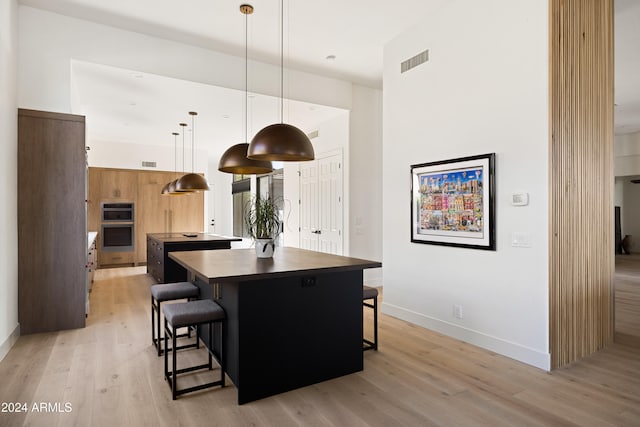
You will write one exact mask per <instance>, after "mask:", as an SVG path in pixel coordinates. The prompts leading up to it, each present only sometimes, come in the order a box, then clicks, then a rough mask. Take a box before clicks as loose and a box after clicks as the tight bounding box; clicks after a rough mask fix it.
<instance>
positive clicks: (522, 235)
mask: <svg viewBox="0 0 640 427" xmlns="http://www.w3.org/2000/svg"><path fill="white" fill-rule="evenodd" d="M511 246H513V247H514V248H530V247H531V233H526V232H521V231H516V232H513V233H511Z"/></svg>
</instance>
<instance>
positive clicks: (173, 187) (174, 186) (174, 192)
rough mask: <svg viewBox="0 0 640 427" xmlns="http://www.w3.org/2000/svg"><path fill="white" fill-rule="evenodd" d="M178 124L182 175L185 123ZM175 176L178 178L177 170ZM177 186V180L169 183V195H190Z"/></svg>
mask: <svg viewBox="0 0 640 427" xmlns="http://www.w3.org/2000/svg"><path fill="white" fill-rule="evenodd" d="M178 124H179V125H180V127H181V128H182V173H183V174H184V132H185V128H186V127H187V124H186V123H178ZM176 176H178V173H177V170H176ZM177 184H178V179H174V180H173V181H171V182H170V183H169V195H171V196H180V195H184V194H189V193H192V191H180V190H178V187H177Z"/></svg>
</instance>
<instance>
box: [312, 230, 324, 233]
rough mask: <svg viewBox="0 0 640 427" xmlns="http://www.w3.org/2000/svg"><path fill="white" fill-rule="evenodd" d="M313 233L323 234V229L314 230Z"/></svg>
mask: <svg viewBox="0 0 640 427" xmlns="http://www.w3.org/2000/svg"><path fill="white" fill-rule="evenodd" d="M312 233H313V234H322V230H315V231H312Z"/></svg>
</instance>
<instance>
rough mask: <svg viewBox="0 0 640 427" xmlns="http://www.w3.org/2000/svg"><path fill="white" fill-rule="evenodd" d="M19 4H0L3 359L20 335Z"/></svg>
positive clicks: (0, 314) (0, 356) (0, 320)
mask: <svg viewBox="0 0 640 427" xmlns="http://www.w3.org/2000/svg"><path fill="white" fill-rule="evenodd" d="M17 48H18V2H17V0H8V1H2V2H0V93H1V94H2V96H0V141H1V142H0V180H2V181H3V182H5V183H7V185H5V188H4V191H2V192H1V194H0V236H2V238H0V360H2V359H3V358H4V357H5V356H6V355H7V353H8V352H9V349H10V348H11V346H13V344H14V343H15V341H16V340H17V339H18V336H19V334H20V327H19V325H18V257H17V251H16V248H17V247H18V219H17V213H18V205H17V196H16V194H17V193H16V190H17V187H16V185H15V184H14V183H15V182H16V177H17V174H18V169H17V159H18V153H17V147H18V113H17V106H18V102H17V99H18V98H17V96H18V93H17V82H18V75H17V65H18V52H17Z"/></svg>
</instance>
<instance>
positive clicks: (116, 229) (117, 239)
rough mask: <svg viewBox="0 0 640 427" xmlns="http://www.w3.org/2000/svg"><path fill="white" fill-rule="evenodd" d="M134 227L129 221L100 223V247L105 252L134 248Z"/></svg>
mask: <svg viewBox="0 0 640 427" xmlns="http://www.w3.org/2000/svg"><path fill="white" fill-rule="evenodd" d="M134 232H135V229H134V225H133V223H132V222H130V223H102V238H101V239H100V241H101V242H102V243H101V245H100V249H102V250H103V251H105V252H130V251H133V249H134V241H135V233H134Z"/></svg>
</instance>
